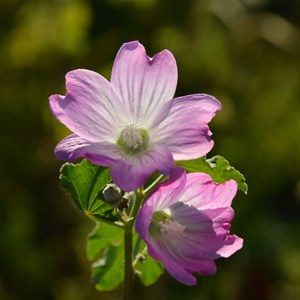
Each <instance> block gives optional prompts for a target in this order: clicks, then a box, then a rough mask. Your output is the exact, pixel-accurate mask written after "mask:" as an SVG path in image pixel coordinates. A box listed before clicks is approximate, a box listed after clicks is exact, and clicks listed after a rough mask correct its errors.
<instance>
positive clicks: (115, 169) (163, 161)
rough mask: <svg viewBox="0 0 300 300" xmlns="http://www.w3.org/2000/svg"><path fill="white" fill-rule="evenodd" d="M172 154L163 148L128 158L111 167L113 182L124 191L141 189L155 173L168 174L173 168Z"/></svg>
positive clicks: (149, 150)
mask: <svg viewBox="0 0 300 300" xmlns="http://www.w3.org/2000/svg"><path fill="white" fill-rule="evenodd" d="M173 165H174V161H173V158H172V154H171V153H170V152H169V151H168V150H166V149H163V148H152V149H148V150H147V151H145V152H143V153H142V154H141V155H139V156H132V157H130V156H127V157H126V158H125V159H124V161H123V162H121V163H118V164H114V165H112V167H111V170H110V172H111V177H112V180H113V181H114V182H115V184H116V185H118V186H119V187H120V188H121V189H123V190H124V191H132V190H135V189H137V188H139V187H141V186H142V185H143V184H144V183H145V182H146V180H147V179H148V177H149V176H150V175H151V174H152V173H154V172H155V171H160V172H161V173H163V174H168V173H169V171H170V170H171V169H172V168H173Z"/></svg>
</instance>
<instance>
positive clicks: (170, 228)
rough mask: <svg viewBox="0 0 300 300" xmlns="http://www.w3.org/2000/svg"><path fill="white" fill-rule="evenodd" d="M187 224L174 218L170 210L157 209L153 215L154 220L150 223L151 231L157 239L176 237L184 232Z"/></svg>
mask: <svg viewBox="0 0 300 300" xmlns="http://www.w3.org/2000/svg"><path fill="white" fill-rule="evenodd" d="M184 230H185V226H183V225H181V224H180V223H179V222H178V221H176V220H175V219H173V218H172V217H171V215H170V214H168V212H165V211H162V210H160V211H156V212H155V213H154V214H153V215H152V222H151V223H150V225H149V233H150V234H151V236H152V237H153V238H155V239H159V238H165V239H176V238H178V236H180V235H182V234H183V233H184Z"/></svg>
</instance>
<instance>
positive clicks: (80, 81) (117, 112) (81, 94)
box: [49, 69, 126, 142]
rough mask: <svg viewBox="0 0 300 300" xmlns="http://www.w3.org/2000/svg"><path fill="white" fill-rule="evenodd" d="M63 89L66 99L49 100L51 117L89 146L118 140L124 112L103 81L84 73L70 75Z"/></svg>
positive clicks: (90, 73)
mask: <svg viewBox="0 0 300 300" xmlns="http://www.w3.org/2000/svg"><path fill="white" fill-rule="evenodd" d="M66 88H67V92H66V96H60V95H53V96H51V97H50V98H49V99H50V108H51V110H52V113H53V115H54V116H55V117H56V118H57V119H58V120H59V121H60V122H61V123H63V124H64V125H65V126H66V127H68V128H69V129H70V130H71V131H73V132H74V133H75V134H77V135H79V136H81V137H82V138H85V139H87V140H89V141H90V142H103V141H106V142H107V141H112V140H113V139H117V138H118V135H119V133H120V127H121V126H124V120H125V119H126V116H125V115H124V114H125V110H124V108H122V109H120V108H121V104H120V101H119V98H118V96H117V95H116V94H115V93H114V91H113V89H112V87H111V85H110V83H109V82H108V81H107V80H106V79H105V78H104V77H102V76H101V75H99V74H97V73H95V72H92V71H89V70H84V69H78V70H75V71H71V72H69V73H68V74H67V75H66Z"/></svg>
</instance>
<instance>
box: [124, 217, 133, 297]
mask: <svg viewBox="0 0 300 300" xmlns="http://www.w3.org/2000/svg"><path fill="white" fill-rule="evenodd" d="M132 228H133V222H130V221H129V222H128V223H127V224H126V225H125V228H124V245H125V247H124V251H125V274H124V275H125V279H124V287H123V297H122V300H132V295H133V268H132Z"/></svg>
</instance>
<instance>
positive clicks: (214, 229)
mask: <svg viewBox="0 0 300 300" xmlns="http://www.w3.org/2000/svg"><path fill="white" fill-rule="evenodd" d="M236 192H237V184H236V182H235V181H234V180H229V181H227V182H225V183H224V184H219V183H215V182H213V181H212V179H211V177H210V176H209V175H207V174H204V173H190V174H186V173H185V171H184V170H182V169H180V168H175V169H174V170H173V171H172V172H171V177H170V179H169V180H168V181H166V182H164V183H161V184H159V185H158V186H157V188H156V189H155V190H154V192H153V193H152V194H151V195H150V197H149V198H148V199H147V200H146V202H145V203H144V205H143V206H142V208H141V209H140V210H139V213H138V215H137V219H136V231H137V232H138V233H139V234H140V235H141V237H142V238H143V239H144V240H145V242H146V244H147V248H148V253H149V255H150V256H152V257H153V258H154V259H156V260H160V261H161V262H162V263H163V264H164V266H165V268H166V270H167V271H168V272H169V274H170V275H172V276H173V277H174V278H176V279H177V280H179V281H180V282H182V283H184V284H186V285H195V284H196V283H197V282H196V278H195V277H194V276H193V272H196V273H199V274H200V275H213V274H214V273H215V272H216V265H215V262H214V260H216V259H217V258H220V257H229V256H230V255H232V254H233V253H235V252H236V251H237V250H239V249H240V248H242V246H243V239H241V238H240V237H238V236H236V235H230V234H229V229H230V221H231V220H232V218H233V215H234V212H233V209H232V208H231V207H230V206H231V202H232V200H233V198H234V196H235V194H236Z"/></svg>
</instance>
